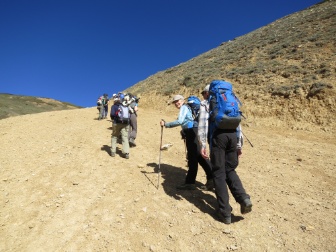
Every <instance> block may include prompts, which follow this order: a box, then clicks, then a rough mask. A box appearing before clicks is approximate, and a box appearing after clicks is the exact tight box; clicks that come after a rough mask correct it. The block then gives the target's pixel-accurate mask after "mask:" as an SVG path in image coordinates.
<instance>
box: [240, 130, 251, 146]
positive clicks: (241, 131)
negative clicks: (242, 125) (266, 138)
mask: <svg viewBox="0 0 336 252" xmlns="http://www.w3.org/2000/svg"><path fill="white" fill-rule="evenodd" d="M241 133H242V134H243V135H244V137H245V138H246V140H247V141H248V142H249V144H250V145H251V147H253V144H252V143H251V141H250V140H249V139H248V138H247V137H246V135H245V134H244V132H243V131H241Z"/></svg>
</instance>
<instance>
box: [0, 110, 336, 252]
mask: <svg viewBox="0 0 336 252" xmlns="http://www.w3.org/2000/svg"><path fill="white" fill-rule="evenodd" d="M176 112H177V111H174V113H168V114H167V112H162V111H155V110H150V109H143V108H142V109H141V110H140V112H139V135H138V139H137V144H138V145H137V147H135V148H132V149H131V153H130V159H128V160H126V159H124V158H122V157H120V156H119V155H117V156H116V157H115V158H112V157H110V155H109V146H110V135H111V122H110V121H109V120H102V121H98V120H96V119H97V110H96V108H89V109H77V110H67V111H58V112H46V113H39V114H34V115H25V116H17V117H12V118H7V119H3V120H0V129H1V132H0V133H1V138H0V146H1V149H0V170H1V173H0V191H1V194H0V195H1V197H0V205H1V208H0V224H1V225H0V251H4V252H5V251H6V252H7V251H125V250H128V251H304V252H305V251H335V249H336V240H335V237H336V234H335V225H336V217H335V216H336V215H335V209H336V208H335V207H336V202H335V199H336V197H335V196H336V195H335V192H336V167H335V164H336V162H335V155H334V153H335V151H336V146H335V142H336V141H335V134H331V133H326V132H324V133H321V132H313V133H304V132H301V131H295V130H290V129H284V130H283V129H276V128H267V130H265V127H264V126H263V125H253V126H251V127H247V126H246V127H245V129H244V132H245V134H246V135H247V137H248V138H249V140H250V141H252V142H253V145H254V147H253V148H252V147H251V146H249V144H248V143H247V142H245V145H244V149H243V156H242V157H241V159H240V165H239V167H238V172H239V174H240V175H241V178H242V180H243V182H244V185H245V187H246V189H247V191H248V193H249V194H250V195H251V199H252V201H253V204H254V205H253V211H252V212H251V213H249V214H247V215H244V216H242V215H241V214H240V212H239V205H238V204H235V203H234V202H233V200H232V204H233V207H234V210H233V213H234V214H235V216H236V217H235V218H234V222H233V223H232V224H231V225H225V224H222V223H220V222H219V221H217V220H216V218H215V217H214V212H215V208H216V200H215V194H214V193H213V192H208V191H202V190H201V189H200V188H198V189H197V190H196V191H178V190H176V189H175V186H176V185H177V184H179V183H181V182H182V181H183V180H184V177H185V172H186V167H185V166H186V162H185V150H184V144H183V141H182V140H181V139H180V136H179V130H180V129H164V131H163V143H164V144H166V143H171V144H172V147H171V148H170V149H168V150H167V151H163V152H162V158H161V163H160V168H161V175H160V176H159V174H158V162H159V144H160V126H159V120H160V119H161V118H164V119H166V120H172V119H174V118H175V117H176ZM119 147H120V146H119ZM158 178H160V180H159V181H158ZM197 181H198V184H197V186H198V187H200V186H201V185H203V184H204V183H205V174H204V172H203V170H199V174H198V177H197ZM158 183H159V188H157V185H158Z"/></svg>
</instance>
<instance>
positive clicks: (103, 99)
mask: <svg viewBox="0 0 336 252" xmlns="http://www.w3.org/2000/svg"><path fill="white" fill-rule="evenodd" d="M106 102H107V94H104V95H102V96H100V97H99V98H98V101H97V109H98V111H99V116H98V120H101V119H104V115H105V105H106Z"/></svg>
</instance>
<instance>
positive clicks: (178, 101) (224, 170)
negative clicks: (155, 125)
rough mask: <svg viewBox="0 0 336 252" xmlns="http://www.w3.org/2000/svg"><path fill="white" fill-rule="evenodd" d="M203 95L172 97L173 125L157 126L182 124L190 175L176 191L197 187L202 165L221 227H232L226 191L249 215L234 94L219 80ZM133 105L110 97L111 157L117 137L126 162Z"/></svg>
mask: <svg viewBox="0 0 336 252" xmlns="http://www.w3.org/2000/svg"><path fill="white" fill-rule="evenodd" d="M201 94H202V96H203V99H204V100H203V101H200V100H199V99H198V98H197V97H196V96H189V97H188V98H186V99H185V98H184V97H183V96H182V95H180V94H178V95H175V96H174V97H173V100H172V103H173V104H174V105H175V107H176V108H177V109H179V114H178V118H177V120H174V121H172V122H166V121H165V120H161V121H160V126H161V127H165V128H173V127H177V126H181V128H182V130H181V136H182V139H184V141H185V145H186V150H187V162H188V171H187V175H186V178H185V181H184V183H183V184H182V185H178V186H177V187H176V188H177V189H179V190H194V189H196V185H195V182H196V176H197V171H198V164H200V165H201V167H202V168H203V170H204V172H205V174H206V179H207V182H206V184H205V186H204V187H203V189H205V190H214V191H215V194H216V198H217V203H218V211H217V212H216V215H217V217H218V218H219V220H220V221H222V222H223V223H225V224H230V223H231V222H232V213H231V212H232V207H231V205H230V203H229V190H230V192H231V194H232V195H233V197H234V199H235V200H236V202H238V203H239V204H240V211H241V213H242V214H246V213H249V212H251V211H252V203H251V200H250V196H249V195H248V194H247V193H246V191H245V189H244V187H243V184H242V182H241V180H240V178H239V176H238V174H237V172H236V168H237V166H238V162H239V157H240V155H241V154H242V145H243V134H242V131H241V125H240V122H241V116H242V114H241V111H240V110H239V104H240V101H239V99H238V98H237V97H236V96H235V94H234V93H233V90H232V85H231V83H229V82H226V81H223V80H214V81H212V82H211V83H210V84H209V85H207V86H206V87H205V88H204V89H203V91H202V92H201ZM137 102H138V101H137V99H136V98H134V97H133V96H131V95H130V94H126V95H124V94H121V93H119V94H118V95H117V96H115V97H114V98H113V106H112V107H111V114H110V115H111V119H112V121H113V126H112V128H113V132H112V140H111V156H112V157H114V156H115V155H116V144H117V139H118V137H119V135H121V139H122V152H123V156H124V157H125V158H127V159H128V158H129V144H131V143H133V144H134V145H133V146H135V142H134V140H135V138H136V130H135V135H132V133H129V130H128V128H129V127H131V128H132V126H131V125H132V120H134V118H135V122H136V111H137V109H138V104H137ZM132 115H133V119H132ZM103 118H104V117H103ZM133 124H134V123H133ZM135 125H136V123H135ZM135 129H136V126H135ZM161 132H162V131H161ZM161 134H162V133H161ZM130 139H132V140H130ZM207 145H208V146H209V149H210V150H209V151H208V150H207Z"/></svg>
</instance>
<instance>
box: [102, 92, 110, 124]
mask: <svg viewBox="0 0 336 252" xmlns="http://www.w3.org/2000/svg"><path fill="white" fill-rule="evenodd" d="M109 102H110V100H109V98H108V94H104V111H103V119H106V117H107V115H108V105H109Z"/></svg>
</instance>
